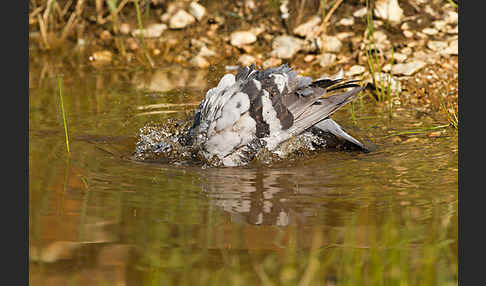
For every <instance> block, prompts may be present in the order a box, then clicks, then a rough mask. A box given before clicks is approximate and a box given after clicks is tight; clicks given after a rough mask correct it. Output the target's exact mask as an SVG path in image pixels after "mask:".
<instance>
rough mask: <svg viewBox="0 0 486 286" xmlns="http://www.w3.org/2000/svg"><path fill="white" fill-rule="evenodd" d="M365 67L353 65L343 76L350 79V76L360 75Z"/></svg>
mask: <svg viewBox="0 0 486 286" xmlns="http://www.w3.org/2000/svg"><path fill="white" fill-rule="evenodd" d="M365 70H366V69H365V67H364V66H360V65H354V66H352V67H351V68H350V69H349V70H348V71H347V72H346V73H345V75H346V76H348V77H352V76H355V75H360V74H362V73H364V72H365Z"/></svg>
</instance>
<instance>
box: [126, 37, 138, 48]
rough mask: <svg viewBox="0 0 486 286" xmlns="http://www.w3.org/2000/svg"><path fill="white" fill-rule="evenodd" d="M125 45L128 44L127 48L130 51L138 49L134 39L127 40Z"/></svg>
mask: <svg viewBox="0 0 486 286" xmlns="http://www.w3.org/2000/svg"><path fill="white" fill-rule="evenodd" d="M127 44H128V48H129V49H130V50H132V51H135V50H136V49H138V43H137V40H135V39H134V38H128V39H127Z"/></svg>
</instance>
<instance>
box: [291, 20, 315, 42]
mask: <svg viewBox="0 0 486 286" xmlns="http://www.w3.org/2000/svg"><path fill="white" fill-rule="evenodd" d="M320 23H321V17H319V16H313V17H312V18H310V19H309V20H308V21H307V22H305V23H303V24H300V25H298V26H297V27H295V29H294V34H296V35H299V36H302V37H306V38H313V37H314V36H315V35H316V32H317V31H318V29H319V24H320Z"/></svg>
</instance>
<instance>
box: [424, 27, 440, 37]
mask: <svg viewBox="0 0 486 286" xmlns="http://www.w3.org/2000/svg"><path fill="white" fill-rule="evenodd" d="M422 33H424V34H426V35H429V36H434V35H437V34H438V33H439V31H437V30H436V29H434V28H425V29H423V30H422Z"/></svg>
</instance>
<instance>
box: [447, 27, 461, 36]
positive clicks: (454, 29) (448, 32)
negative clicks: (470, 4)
mask: <svg viewBox="0 0 486 286" xmlns="http://www.w3.org/2000/svg"><path fill="white" fill-rule="evenodd" d="M447 34H453V35H457V34H459V27H458V26H457V25H456V26H455V27H454V28H450V29H447Z"/></svg>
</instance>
